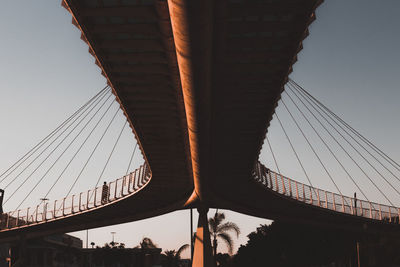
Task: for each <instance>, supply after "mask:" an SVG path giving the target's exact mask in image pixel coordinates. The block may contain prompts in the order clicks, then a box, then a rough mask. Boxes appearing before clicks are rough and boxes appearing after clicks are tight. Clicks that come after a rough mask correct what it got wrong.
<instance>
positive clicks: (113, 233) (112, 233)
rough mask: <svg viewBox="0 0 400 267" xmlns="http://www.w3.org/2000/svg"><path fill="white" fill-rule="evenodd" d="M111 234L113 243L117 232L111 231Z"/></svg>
mask: <svg viewBox="0 0 400 267" xmlns="http://www.w3.org/2000/svg"><path fill="white" fill-rule="evenodd" d="M111 235H112V242H113V244H114V235H115V232H111Z"/></svg>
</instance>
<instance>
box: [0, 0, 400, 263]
mask: <svg viewBox="0 0 400 267" xmlns="http://www.w3.org/2000/svg"><path fill="white" fill-rule="evenodd" d="M321 2H322V1H319V0H313V1H309V0H307V1H291V0H290V1H289V0H288V1H216V2H214V1H184V0H168V1H164V0H149V1H130V0H125V1H124V0H114V1H110V0H84V1H77V0H63V1H62V6H63V7H64V8H66V10H67V11H68V12H70V14H71V16H72V23H73V25H75V26H76V27H77V28H78V29H79V30H80V31H81V39H82V40H83V41H84V42H86V43H87V44H88V47H89V53H90V54H91V55H93V57H94V58H95V61H96V64H97V65H98V66H99V67H100V69H101V71H102V74H103V75H104V76H105V77H106V79H107V82H108V85H107V86H106V87H105V88H103V89H102V90H101V91H100V92H99V93H98V94H96V95H95V96H94V97H93V98H92V99H90V100H89V101H88V102H87V103H85V104H84V105H83V106H82V107H81V108H80V109H78V110H77V111H76V112H75V113H74V114H72V115H71V116H70V117H69V118H68V119H66V120H65V121H64V122H63V123H62V124H60V126H59V127H57V128H56V129H55V130H54V131H53V132H51V133H50V134H49V135H48V136H47V137H45V138H44V139H43V140H42V141H41V142H40V143H38V144H37V145H36V146H34V147H33V148H32V149H31V150H30V151H28V152H27V153H26V154H25V155H24V156H22V157H21V158H20V159H19V160H18V161H17V162H16V163H15V164H13V165H12V166H11V167H10V168H9V169H7V170H6V171H5V172H3V173H2V174H0V183H1V185H2V186H3V185H4V186H3V188H5V189H7V188H8V187H10V186H12V185H13V184H15V183H16V182H18V183H19V186H17V187H16V188H15V191H14V192H8V191H6V193H5V197H6V198H5V199H4V200H5V201H4V205H5V206H6V205H7V204H9V203H11V202H12V201H14V200H13V197H14V196H15V193H16V192H17V191H18V190H19V189H20V188H23V187H24V185H25V184H26V182H27V181H29V179H30V178H31V177H32V176H33V175H34V174H35V172H36V171H37V170H40V169H43V168H44V167H43V166H47V168H48V169H47V170H44V171H43V176H42V177H41V178H40V179H39V180H37V183H36V184H35V185H34V186H33V187H32V188H30V189H31V190H30V191H29V193H28V194H27V196H26V197H25V198H24V199H23V200H22V202H20V203H18V204H17V205H15V207H16V208H15V209H13V210H7V209H5V210H4V211H3V214H2V215H1V221H0V241H2V242H14V241H21V240H24V239H27V238H33V237H38V236H43V235H48V234H52V233H58V232H72V231H78V230H84V229H88V228H94V227H100V226H106V225H112V224H118V223H124V222H131V221H136V220H141V219H145V218H150V217H154V216H158V215H162V214H166V213H169V212H172V211H175V210H180V209H189V208H197V209H198V211H199V215H200V216H199V223H198V229H197V239H196V241H195V252H194V259H193V266H213V264H214V263H213V260H212V257H211V255H212V252H211V245H210V240H209V233H208V224H207V211H208V209H209V208H222V209H229V210H233V211H237V212H241V213H244V214H248V215H254V216H258V217H263V218H268V219H283V220H292V221H293V220H296V221H301V222H304V223H309V224H316V225H324V226H328V227H339V228H349V229H353V230H357V231H365V230H367V231H378V232H390V233H396V232H397V231H398V229H399V216H400V209H399V207H396V205H395V201H394V200H393V198H392V196H393V195H395V194H398V195H400V192H399V191H398V186H397V185H396V183H397V182H400V178H399V176H400V175H399V171H400V165H399V164H398V163H397V162H396V161H395V160H393V159H392V158H390V157H389V156H388V155H387V154H385V153H384V152H383V151H382V150H381V149H379V148H378V147H377V146H375V145H374V144H373V143H372V142H370V141H369V140H368V139H367V138H365V137H364V136H363V135H361V134H360V133H359V132H357V131H356V130H355V129H354V128H352V127H351V126H350V125H349V124H348V123H346V122H345V121H344V120H343V119H341V118H340V117H339V116H337V115H336V114H335V113H334V112H333V111H332V110H330V109H329V108H327V107H326V106H325V105H323V103H321V102H320V101H318V100H317V99H316V98H314V97H313V96H312V95H311V94H310V93H309V92H308V91H307V90H305V89H304V88H303V87H302V86H301V85H299V84H297V83H296V82H295V81H293V80H291V79H290V78H289V77H288V76H289V74H290V73H291V71H292V65H293V64H294V63H295V62H296V60H297V53H298V52H299V51H300V50H301V49H302V41H303V39H304V38H306V37H307V35H308V26H309V25H310V24H311V23H312V22H313V21H314V20H315V9H316V8H317V7H318V6H319V5H320V4H321ZM114 103H118V109H117V110H116V111H115V113H112V109H111V107H112V105H113V104H114ZM278 104H279V105H280V106H281V107H283V109H284V110H286V112H287V114H289V115H288V118H289V120H290V121H291V122H292V123H293V125H294V127H295V128H296V129H298V132H299V133H300V135H301V137H302V138H303V139H304V140H303V141H304V142H305V144H306V145H307V146H308V147H309V149H310V150H311V151H312V153H313V155H314V156H315V160H316V162H317V163H318V164H319V165H320V167H321V168H322V170H323V172H324V174H325V176H326V177H327V178H328V179H329V181H330V183H331V184H332V185H333V188H334V189H335V190H334V192H333V191H329V190H323V189H322V188H317V187H315V186H314V185H313V180H312V179H313V178H312V177H311V176H310V175H309V172H308V171H307V168H306V166H305V165H304V163H303V162H302V158H301V156H300V154H301V153H300V152H299V151H298V149H296V143H295V142H293V138H292V137H291V136H290V133H289V132H288V131H287V130H286V129H285V121H282V120H281V115H280V114H278V112H277V110H276V107H277V105H278ZM118 110H122V111H123V113H124V115H125V119H126V122H125V124H124V125H123V127H122V129H121V132H120V134H119V135H118V136H117V138H116V140H115V145H114V147H113V148H112V150H111V152H110V153H109V156H108V159H107V161H106V163H105V165H104V167H103V169H102V172H101V174H100V176H99V177H98V178H97V179H96V183H95V186H94V187H93V188H90V189H88V190H87V191H84V192H80V193H74V187H75V185H76V183H77V182H78V181H79V180H80V179H81V178H82V177H84V169H85V167H86V166H87V164H88V163H89V161H90V160H91V158H92V156H93V154H94V153H95V152H96V150H97V149H98V146H99V145H100V144H101V142H102V140H103V137H104V135H105V133H106V132H107V131H108V130H109V128H110V125H111V122H112V121H113V120H114V118H115V116H116V115H115V114H117V113H116V112H118ZM106 115H108V116H109V117H110V118H111V120H110V123H108V124H107V123H106V124H105V126H104V129H103V131H104V132H103V134H102V135H101V134H100V135H99V138H98V140H97V141H96V142H95V144H96V145H95V146H94V148H93V150H92V151H91V153H90V154H89V155H88V157H87V159H86V160H85V161H83V162H85V164H84V165H83V168H82V170H81V171H80V172H78V175H77V176H76V177H72V178H70V179H69V178H68V179H69V180H71V181H72V185H71V186H70V188H68V192H67V194H66V195H65V196H63V197H61V198H60V199H58V200H56V201H53V202H48V201H45V200H46V199H47V197H48V195H49V194H50V193H51V192H52V190H53V188H54V187H55V186H56V185H57V184H58V183H65V184H67V182H65V179H64V180H63V179H62V177H63V175H64V173H65V171H66V170H67V169H68V168H70V165H71V163H72V162H73V161H74V159H75V157H76V156H77V155H79V154H80V153H82V152H81V151H82V147H84V146H85V144H86V142H87V140H90V139H93V138H94V135H92V133H93V132H94V131H95V130H98V128H99V127H98V126H99V124H100V122H103V121H104V120H105V116H106ZM274 117H275V118H274ZM273 118H274V119H276V120H277V121H278V122H279V125H280V127H281V129H282V133H283V135H284V136H285V138H286V140H287V141H288V143H289V146H290V148H291V150H292V152H293V154H294V156H295V158H296V161H297V163H296V164H299V166H300V167H301V169H302V171H303V173H304V175H305V177H306V179H307V182H308V183H307V184H306V183H301V182H298V180H297V179H296V177H286V176H284V174H283V173H281V171H280V168H279V162H278V161H277V160H276V156H275V149H274V146H273V145H274V144H273V143H271V142H270V140H269V139H268V136H267V132H268V128H269V125H270V122H271V120H272V119H273ZM286 123H288V122H286ZM127 125H128V126H130V128H131V130H132V132H133V136H134V137H135V138H136V140H137V144H136V146H134V147H133V148H132V150H133V154H132V157H133V155H134V154H135V153H136V151H138V152H137V153H139V152H141V154H142V156H143V165H141V166H138V168H137V169H132V168H131V161H132V158H131V160H130V161H129V166H128V168H127V171H126V172H124V173H123V174H122V175H121V176H120V177H119V178H118V179H115V180H114V181H112V182H109V183H107V184H104V185H101V184H99V182H100V181H101V180H102V179H103V174H104V170H105V169H106V168H107V165H108V164H109V160H110V158H111V157H112V155H113V153H114V149H115V147H116V145H117V143H118V141H119V139H120V136H121V133H122V132H123V130H124V129H125V127H126V126H127ZM306 127H308V130H309V131H311V132H313V135H314V137H315V140H318V142H319V143H318V144H316V142H315V140H314V138H310V135H309V134H308V132H306V131H305V130H304V129H305V128H306ZM82 136H83V137H82ZM328 140H329V141H328ZM264 141H266V143H265V144H264ZM79 142H80V143H79ZM332 144H333V145H332ZM263 145H265V146H268V149H269V151H270V152H271V156H272V158H273V160H274V165H275V166H266V165H265V164H263V163H262V162H259V154H260V151H261V148H262V146H263ZM73 147H75V151H74V152H73V153H70V154H69V155H70V158H69V159H67V160H65V161H64V162H65V163H64V166H63V168H61V169H62V172H61V173H60V174H59V175H58V176H56V179H55V180H54V183H53V184H50V185H49V186H48V187H47V188H46V189H47V190H48V191H47V193H45V194H44V198H43V199H42V201H41V202H40V203H38V204H37V205H35V206H31V207H24V203H25V200H26V199H27V198H28V197H29V196H30V194H32V193H35V190H36V188H37V187H38V186H39V185H40V184H41V183H43V181H44V179H45V178H46V176H47V175H48V173H49V172H50V171H51V169H52V168H53V166H54V165H55V164H57V163H58V162H59V159H61V158H62V157H63V156H65V155H66V154H68V153H66V152H67V151H68V150H69V149H71V148H73ZM321 147H323V148H324V150H325V152H326V153H328V154H329V155H330V156H331V161H332V162H334V163H335V164H337V165H338V166H339V169H340V170H341V172H340V173H341V175H340V177H339V176H338V174H337V173H334V172H332V170H331V168H330V167H329V166H328V165H329V163H330V162H326V160H325V158H324V157H322V156H321V151H320V148H321ZM338 150H339V151H340V153H342V154H344V155H345V157H343V156H339V153H338ZM57 152H58V156H54V153H57ZM52 156H54V158H53V157H52ZM50 160H53V161H52V163H50V164H48V165H45V163H46V162H49V161H50ZM345 161H346V162H351V163H352V164H353V165H354V168H356V169H358V171H359V172H361V175H362V176H363V177H364V178H365V179H366V180H365V181H366V182H360V180H359V179H357V177H355V176H354V175H353V174H352V170H349V169H348V168H347V164H345ZM271 169H275V171H273V170H271ZM29 171H30V174H29ZM25 173H28V174H27V175H26V176H24V175H25ZM23 177H25V178H23ZM86 178H87V177H86ZM341 179H342V180H343V179H347V180H348V182H349V183H351V184H352V185H354V186H355V188H357V193H358V194H359V195H358V198H357V196H354V197H350V196H346V195H345V194H343V193H342V191H343V188H341V186H340V182H338V181H339V180H341ZM314 182H315V180H314ZM363 183H368V184H369V185H371V186H372V187H373V188H374V190H376V193H377V194H380V195H381V196H382V198H383V199H384V201H385V203H376V202H374V201H372V200H371V199H370V197H369V192H366V190H364V189H363V186H364V185H363ZM68 184H69V183H68ZM382 184H384V186H382ZM7 194H8V195H7Z"/></svg>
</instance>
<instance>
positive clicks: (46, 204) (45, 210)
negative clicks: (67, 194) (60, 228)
mask: <svg viewBox="0 0 400 267" xmlns="http://www.w3.org/2000/svg"><path fill="white" fill-rule="evenodd" d="M48 205H49V203H47V202H46V203H45V204H44V208H43V213H44V220H45V221H47V208H48Z"/></svg>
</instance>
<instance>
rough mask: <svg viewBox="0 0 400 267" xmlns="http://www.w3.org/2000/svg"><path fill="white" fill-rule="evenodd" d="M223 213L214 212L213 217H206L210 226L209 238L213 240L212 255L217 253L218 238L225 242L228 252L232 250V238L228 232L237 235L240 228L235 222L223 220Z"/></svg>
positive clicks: (230, 252)
mask: <svg viewBox="0 0 400 267" xmlns="http://www.w3.org/2000/svg"><path fill="white" fill-rule="evenodd" d="M224 220H225V214H224V213H223V212H221V213H219V212H216V213H215V214H214V217H212V218H210V219H208V225H209V228H210V235H211V240H212V242H213V250H214V257H215V255H217V247H218V239H221V240H223V241H224V242H225V244H226V246H227V247H228V252H229V254H232V252H233V240H232V237H231V235H230V233H229V232H235V233H236V237H239V234H240V229H239V226H237V224H236V223H233V222H225V223H222V222H223V221H224Z"/></svg>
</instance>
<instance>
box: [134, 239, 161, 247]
mask: <svg viewBox="0 0 400 267" xmlns="http://www.w3.org/2000/svg"><path fill="white" fill-rule="evenodd" d="M138 247H140V248H142V249H148V248H157V245H156V244H154V242H153V240H151V239H150V238H148V237H143V239H142V241H141V242H140V244H139V246H138Z"/></svg>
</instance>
